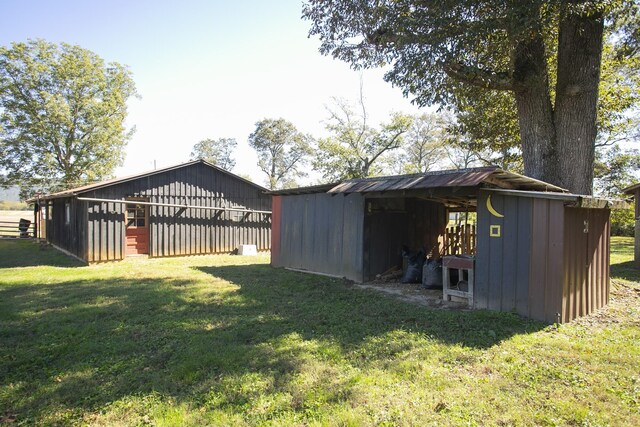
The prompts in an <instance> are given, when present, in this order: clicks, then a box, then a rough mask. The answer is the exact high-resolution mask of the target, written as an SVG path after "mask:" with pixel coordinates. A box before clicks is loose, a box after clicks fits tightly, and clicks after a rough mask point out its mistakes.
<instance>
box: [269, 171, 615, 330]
mask: <svg viewBox="0 0 640 427" xmlns="http://www.w3.org/2000/svg"><path fill="white" fill-rule="evenodd" d="M612 203H613V202H611V201H608V200H603V199H596V198H593V197H586V196H578V195H573V194H568V193H567V192H566V191H564V190H563V189H561V188H559V187H556V186H553V185H551V184H547V183H544V182H541V181H538V180H535V179H531V178H528V177H525V176H522V175H518V174H514V173H509V172H506V171H503V170H501V169H499V168H497V167H484V168H473V169H465V170H457V171H440V172H428V173H425V174H416V175H404V176H396V177H377V178H367V179H356V180H349V181H345V182H342V183H339V184H331V185H325V186H315V187H306V188H298V189H290V190H281V191H276V192H274V193H273V223H272V251H271V263H272V265H273V266H276V267H287V268H292V269H299V270H305V271H309V272H316V273H322V274H327V275H331V276H336V277H344V278H347V279H350V280H353V281H356V282H367V281H370V280H372V279H374V278H375V277H376V275H377V274H381V273H383V272H385V271H388V270H389V269H390V268H392V267H394V266H397V265H401V263H402V257H401V246H402V245H408V246H410V247H414V248H424V249H426V250H427V252H428V253H430V254H431V256H434V257H443V265H449V264H450V265H452V266H454V267H458V268H461V269H468V271H469V272H470V274H471V277H470V280H469V282H470V289H469V290H468V291H467V292H466V293H461V294H464V295H463V296H466V297H468V298H469V299H468V302H469V304H470V305H471V306H472V307H473V308H477V309H483V308H485V309H492V310H498V311H508V312H516V313H518V314H521V315H523V316H526V317H530V318H533V319H538V320H542V321H546V322H567V321H570V320H572V319H574V318H576V317H578V316H582V315H585V314H588V313H590V312H591V311H593V310H595V309H597V308H600V307H602V306H604V305H605V304H607V302H608V300H609V213H610V210H609V209H610V208H611V205H612ZM451 212H475V214H476V217H477V223H476V224H475V225H474V226H473V227H465V226H458V227H457V228H455V227H454V228H455V230H454V232H450V229H452V227H449V226H448V222H449V214H450V213H451ZM452 248H457V253H456V250H454V251H452ZM463 254H464V255H466V256H464V257H461V255H463ZM456 292H457V291H451V292H450V294H452V295H456V294H457V293H456Z"/></svg>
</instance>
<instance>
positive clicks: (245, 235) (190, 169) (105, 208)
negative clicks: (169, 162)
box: [82, 163, 271, 262]
mask: <svg viewBox="0 0 640 427" xmlns="http://www.w3.org/2000/svg"><path fill="white" fill-rule="evenodd" d="M82 196H85V197H95V198H104V199H118V200H123V199H125V198H126V197H146V198H148V199H149V201H150V202H155V203H167V204H189V205H197V206H217V207H228V208H229V207H233V208H247V209H254V210H266V211H269V210H271V197H270V196H268V195H266V194H263V193H262V191H261V189H260V188H258V187H255V186H253V185H251V184H249V183H246V182H244V181H242V180H240V179H238V178H235V177H233V176H231V175H228V174H225V173H223V172H220V171H218V170H216V169H213V168H211V167H209V166H207V165H205V164H202V163H196V164H193V165H189V166H185V167H182V168H176V169H173V170H169V171H166V172H163V173H158V174H155V175H150V176H145V177H141V178H138V179H135V180H132V181H129V182H124V183H120V184H115V185H112V186H109V187H105V188H103V189H98V190H93V191H89V192H87V193H84V194H82ZM85 203H88V212H89V218H88V240H87V241H88V251H87V260H88V261H89V262H97V261H111V260H117V259H122V258H123V257H124V255H125V254H124V235H125V224H124V211H125V205H122V204H114V203H95V202H85ZM149 227H150V231H149V234H150V235H149V256H151V257H163V256H179V255H198V254H208V253H228V252H232V251H233V250H235V249H236V248H237V247H238V246H239V245H241V244H253V245H256V246H257V248H258V250H261V251H264V250H269V249H270V247H271V218H270V216H269V215H266V214H258V213H252V214H245V213H242V212H231V211H225V212H223V211H212V210H203V209H185V208H176V207H164V206H150V207H149Z"/></svg>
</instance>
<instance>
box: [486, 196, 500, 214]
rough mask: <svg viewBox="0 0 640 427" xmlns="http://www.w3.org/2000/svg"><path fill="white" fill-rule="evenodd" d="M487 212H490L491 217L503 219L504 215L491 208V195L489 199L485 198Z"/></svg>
mask: <svg viewBox="0 0 640 427" xmlns="http://www.w3.org/2000/svg"><path fill="white" fill-rule="evenodd" d="M487 210H488V211H489V212H491V215H493V216H496V217H498V218H504V215H502V214H501V213H500V212H498V211H497V210H495V209H494V208H493V205H492V204H491V194H489V197H487Z"/></svg>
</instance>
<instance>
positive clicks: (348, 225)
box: [335, 194, 365, 282]
mask: <svg viewBox="0 0 640 427" xmlns="http://www.w3.org/2000/svg"><path fill="white" fill-rule="evenodd" d="M335 197H339V196H335ZM343 206H344V209H343V221H342V224H343V225H342V247H341V249H342V250H341V251H340V252H336V255H338V254H339V255H340V256H341V257H342V261H343V264H342V270H343V271H344V275H345V277H347V278H350V279H351V280H355V281H357V282H360V281H363V267H364V264H363V250H364V246H363V244H362V236H363V229H364V206H365V199H364V198H363V197H361V196H359V195H356V194H352V195H350V196H346V197H343Z"/></svg>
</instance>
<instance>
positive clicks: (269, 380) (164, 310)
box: [0, 239, 640, 426]
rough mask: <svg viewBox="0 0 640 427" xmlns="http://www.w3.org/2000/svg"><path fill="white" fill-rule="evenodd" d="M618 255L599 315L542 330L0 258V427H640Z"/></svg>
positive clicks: (198, 269)
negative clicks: (71, 426)
mask: <svg viewBox="0 0 640 427" xmlns="http://www.w3.org/2000/svg"><path fill="white" fill-rule="evenodd" d="M630 244H631V240H630V239H615V240H614V247H613V250H614V253H613V254H612V263H614V265H613V266H612V272H613V274H612V275H613V276H615V277H616V278H615V279H614V287H613V288H614V290H613V292H612V301H611V304H610V305H609V306H608V307H607V308H605V309H603V310H600V311H599V312H598V313H596V314H595V315H593V316H589V317H587V318H585V319H582V320H580V321H577V322H573V323H571V324H567V325H562V326H559V327H556V326H546V325H543V324H540V323H537V322H533V321H529V320H525V319H522V318H520V317H518V316H516V315H512V314H507V313H493V312H489V311H447V310H436V309H428V308H425V307H422V306H417V305H412V304H408V303H404V302H400V301H398V300H395V299H393V297H387V296H382V295H380V294H378V293H375V292H372V291H365V290H358V289H354V288H353V287H352V286H350V285H349V284H348V283H344V282H343V281H340V280H334V279H328V278H325V277H316V276H312V275H305V274H300V273H295V272H289V271H285V270H281V269H272V268H270V267H269V265H268V258H267V257H258V258H251V257H247V258H243V257H238V256H207V257H189V258H174V259H161V260H160V259H130V260H127V261H124V262H119V263H109V264H101V265H94V266H91V267H85V266H80V265H78V264H76V263H75V262H74V261H73V260H70V259H68V258H66V257H64V256H60V255H59V254H57V253H56V252H55V251H54V250H53V249H50V248H45V249H40V248H39V247H38V246H37V245H36V244H34V243H31V242H25V241H0V263H1V264H0V267H1V268H0V424H8V425H22V424H24V425H32V424H40V425H50V424H62V425H67V424H82V425H85V424H89V425H109V426H111V425H157V426H163V425H176V426H177V425H207V424H209V425H211V424H213V425H330V426H333V425H354V426H360V425H438V426H440V425H445V426H446V425H455V426H458V425H500V426H507V425H575V426H591V425H640V304H639V303H640V283H638V280H640V278H639V277H638V272H637V271H635V270H633V269H632V268H631V267H630V265H629V264H628V262H629V254H630V253H632V252H631V249H630V248H629V246H630ZM14 265H15V266H16V267H12V266H14Z"/></svg>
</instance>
